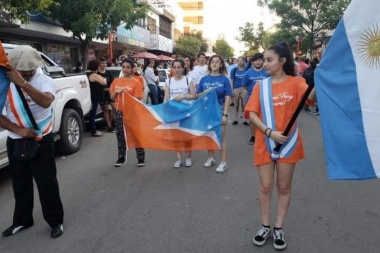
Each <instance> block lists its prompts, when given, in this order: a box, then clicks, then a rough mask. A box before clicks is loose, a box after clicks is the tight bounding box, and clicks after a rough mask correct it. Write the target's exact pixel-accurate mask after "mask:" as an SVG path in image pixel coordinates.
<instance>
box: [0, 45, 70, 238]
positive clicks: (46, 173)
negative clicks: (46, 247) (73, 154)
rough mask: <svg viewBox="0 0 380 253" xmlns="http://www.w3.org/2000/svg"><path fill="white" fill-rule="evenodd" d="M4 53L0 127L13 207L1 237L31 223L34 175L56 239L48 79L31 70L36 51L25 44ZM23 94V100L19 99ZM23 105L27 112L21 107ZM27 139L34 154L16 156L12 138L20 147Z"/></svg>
mask: <svg viewBox="0 0 380 253" xmlns="http://www.w3.org/2000/svg"><path fill="white" fill-rule="evenodd" d="M8 57H9V61H10V63H11V64H12V65H9V64H8V65H7V68H8V71H7V75H8V77H9V79H10V80H11V82H12V83H11V86H10V88H9V91H8V98H7V101H6V110H7V116H6V117H7V118H6V117H4V116H0V127H1V128H3V129H6V130H8V139H7V151H8V159H9V167H10V171H11V177H12V181H13V183H12V185H13V192H14V196H15V210H14V214H13V224H12V226H10V227H9V228H8V229H6V230H5V231H4V232H3V236H10V235H14V234H16V233H17V232H19V231H20V230H22V229H25V228H28V227H31V226H33V224H34V220H33V205H34V197H33V196H34V193H33V179H34V181H35V182H36V184H37V189H38V193H39V198H40V202H41V206H42V214H43V217H44V219H45V221H46V222H47V223H48V224H49V226H50V227H51V236H52V237H53V238H56V237H59V236H61V235H62V233H63V225H62V223H63V206H62V202H61V198H60V194H59V186H58V181H57V168H56V164H55V154H54V136H53V134H52V126H53V121H52V117H53V115H52V103H53V101H54V95H55V89H54V83H53V79H52V78H50V77H48V76H46V75H45V74H43V73H42V72H40V71H37V69H38V68H39V66H40V65H41V64H42V59H41V57H40V55H39V54H38V52H37V50H36V49H34V48H32V47H30V46H18V47H15V48H14V49H12V50H11V51H10V52H9V54H8ZM21 94H22V96H23V97H21ZM24 97H25V103H24V102H22V100H23V98H24ZM28 108H29V109H30V113H31V114H30V115H29V114H27V113H26V112H25V111H27V110H28ZM34 122H35V126H33V125H34ZM27 140H29V141H31V142H33V141H32V140H35V142H34V144H35V145H33V146H34V147H36V148H35V149H34V150H36V153H35V155H34V157H32V156H31V157H30V159H31V160H28V161H26V160H23V159H22V158H23V157H22V156H20V157H19V156H17V153H19V152H18V150H17V149H18V143H22V146H23V145H25V143H26V141H27ZM21 141H22V142H21ZM36 143H37V144H36ZM38 146H39V147H38ZM29 150H30V149H29Z"/></svg>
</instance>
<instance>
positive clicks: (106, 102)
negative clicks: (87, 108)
mask: <svg viewBox="0 0 380 253" xmlns="http://www.w3.org/2000/svg"><path fill="white" fill-rule="evenodd" d="M113 102H114V101H113V100H112V99H111V96H110V93H109V91H104V96H103V99H102V100H100V101H99V104H100V105H109V104H112V103H113Z"/></svg>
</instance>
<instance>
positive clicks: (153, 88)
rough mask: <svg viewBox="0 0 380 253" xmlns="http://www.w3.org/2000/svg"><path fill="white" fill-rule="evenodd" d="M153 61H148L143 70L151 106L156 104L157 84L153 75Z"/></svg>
mask: <svg viewBox="0 0 380 253" xmlns="http://www.w3.org/2000/svg"><path fill="white" fill-rule="evenodd" d="M154 64H155V63H154V61H153V60H150V61H149V62H147V64H146V65H145V70H144V78H145V81H146V83H147V84H148V87H149V90H150V98H151V102H152V105H157V104H158V89H159V88H158V86H157V85H158V83H157V77H156V75H155V74H154Z"/></svg>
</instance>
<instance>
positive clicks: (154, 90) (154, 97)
mask: <svg viewBox="0 0 380 253" xmlns="http://www.w3.org/2000/svg"><path fill="white" fill-rule="evenodd" d="M148 87H149V90H150V99H151V101H152V105H157V104H158V86H157V85H155V84H148Z"/></svg>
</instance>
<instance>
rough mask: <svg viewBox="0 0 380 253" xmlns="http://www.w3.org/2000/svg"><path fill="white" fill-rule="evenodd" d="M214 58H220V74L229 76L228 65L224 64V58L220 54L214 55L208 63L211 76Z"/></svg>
mask: <svg viewBox="0 0 380 253" xmlns="http://www.w3.org/2000/svg"><path fill="white" fill-rule="evenodd" d="M214 58H219V60H220V68H219V74H222V75H225V74H227V68H226V64H225V63H224V60H223V57H222V56H220V55H218V54H214V55H213V56H211V58H210V60H209V61H208V66H207V70H208V73H209V74H210V73H211V61H212V59H214Z"/></svg>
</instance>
